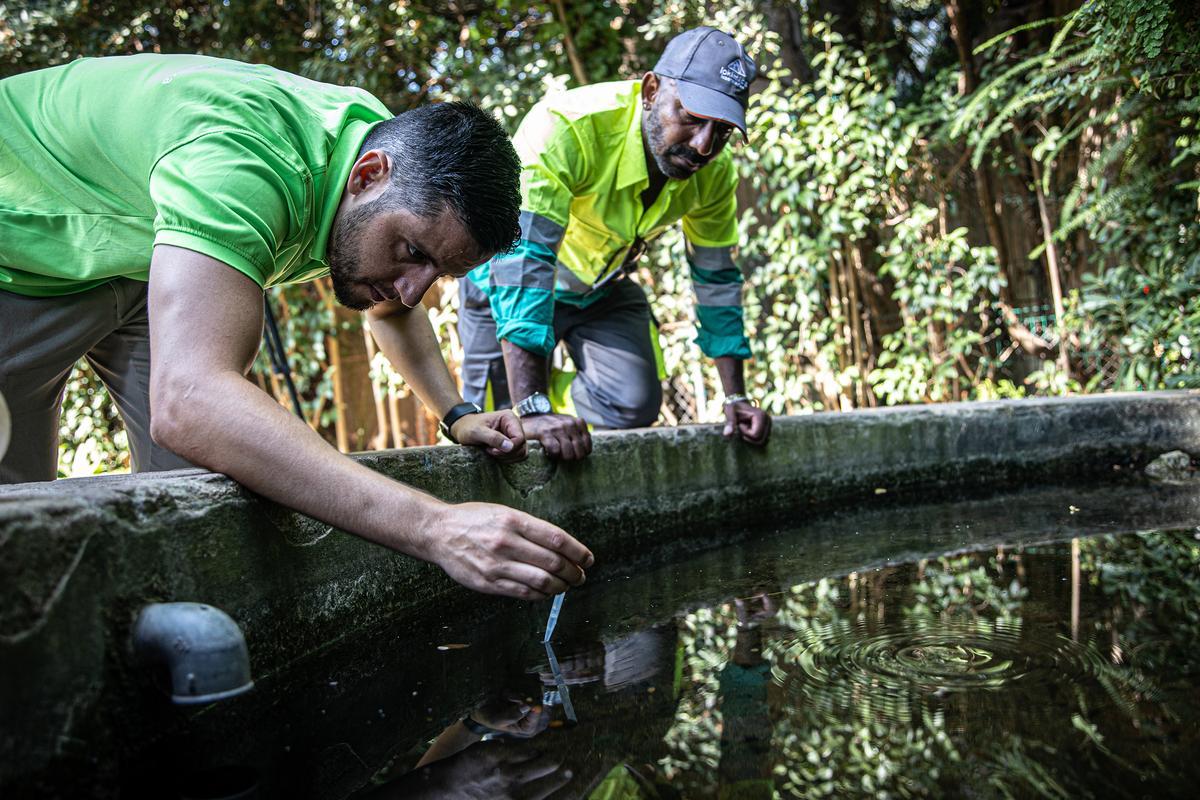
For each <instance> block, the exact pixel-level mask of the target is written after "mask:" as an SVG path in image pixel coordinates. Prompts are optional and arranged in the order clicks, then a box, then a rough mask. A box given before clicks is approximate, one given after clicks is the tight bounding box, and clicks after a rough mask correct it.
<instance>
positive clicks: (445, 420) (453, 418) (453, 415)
mask: <svg viewBox="0 0 1200 800" xmlns="http://www.w3.org/2000/svg"><path fill="white" fill-rule="evenodd" d="M482 413H483V409H482V408H480V407H479V406H477V405H475V404H474V403H469V402H468V403H459V404H458V405H456V406H455V407H454V408H452V409H450V410H449V411H447V412H446V416H444V417H442V421H441V422H439V423H438V427H439V428H441V429H442V433H443V434H445V436H446V438H447V439H449V440H450V441H452V442H454V443H455V444H458V439H455V438H454V434H453V433H451V432H450V428H451V426H453V425H454V423H456V422H458V421H459V420H460V419H462V418H463V417H465V416H466V415H467V414H482Z"/></svg>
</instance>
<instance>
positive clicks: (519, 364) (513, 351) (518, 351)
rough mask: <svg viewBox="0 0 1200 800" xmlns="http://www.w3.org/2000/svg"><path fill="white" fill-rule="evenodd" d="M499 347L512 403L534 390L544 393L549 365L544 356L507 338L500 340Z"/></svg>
mask: <svg viewBox="0 0 1200 800" xmlns="http://www.w3.org/2000/svg"><path fill="white" fill-rule="evenodd" d="M500 349H501V350H502V351H503V352H504V369H505V371H506V372H507V373H508V394H509V397H511V398H512V401H513V404H514V405H516V404H517V403H519V402H521V401H522V400H524V399H525V398H526V397H529V395H531V394H534V393H535V392H541V393H542V394H545V393H546V388H547V386H548V385H549V379H550V378H549V376H550V365H549V362H548V361H547V359H546V357H545V356H540V355H538V354H537V353H531V352H529V351H528V350H525V349H523V348H521V347H518V346H517V345H515V344H513V343H512V342H509V341H507V340H505V341H502V342H500Z"/></svg>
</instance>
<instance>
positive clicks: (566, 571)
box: [423, 503, 595, 600]
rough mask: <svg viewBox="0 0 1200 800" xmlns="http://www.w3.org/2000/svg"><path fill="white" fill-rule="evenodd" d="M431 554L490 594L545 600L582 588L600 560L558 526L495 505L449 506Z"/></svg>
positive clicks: (431, 540)
mask: <svg viewBox="0 0 1200 800" xmlns="http://www.w3.org/2000/svg"><path fill="white" fill-rule="evenodd" d="M427 541H428V554H427V555H425V556H423V557H425V558H427V560H429V561H432V562H434V563H435V564H437V565H438V566H439V567H441V568H442V569H443V570H445V571H446V574H447V575H449V576H450V577H451V578H453V579H454V580H456V581H458V582H459V583H461V584H462V585H463V586H466V587H467V588H468V589H474V590H475V591H477V592H484V593H485V594H499V595H506V596H508V597H519V598H521V599H523V600H542V599H545V598H547V597H550V596H552V595H556V594H559V593H560V592H565V591H566V590H567V589H568V588H570V587H572V586H579V585H580V584H582V583H583V582H584V580H585V579H586V577H587V576H586V575H585V574H584V570H585V569H586V568H588V567H590V566H591V565H592V564H593V563H594V561H595V558H594V557H593V556H592V552H591V551H590V550H588V549H587V548H586V547H584V546H583V545H582V544H580V542H579V541H578V540H577V539H575V538H574V537H573V536H571V535H570V534H568V533H567V532H566V531H564V530H563V529H562V528H560V527H558V526H557V525H552V524H550V523H549V522H545V521H544V520H540V519H538V518H537V517H533V516H530V515H529V514H526V513H524V512H522V511H517V510H516V509H512V508H507V507H505V506H500V505H493V504H491V503H460V504H458V505H450V506H446V507H445V509H444V510H443V511H442V512H441V513H440V514H439V515H438V518H437V519H436V520H434V521H433V522H432V524H431V529H430V535H429V536H428V538H427Z"/></svg>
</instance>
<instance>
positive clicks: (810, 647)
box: [773, 621, 1102, 717]
mask: <svg viewBox="0 0 1200 800" xmlns="http://www.w3.org/2000/svg"><path fill="white" fill-rule="evenodd" d="M776 652H777V654H778V656H777V658H776V659H775V668H774V670H773V674H774V678H775V681H776V683H778V684H779V685H781V686H783V687H785V688H786V689H787V690H789V691H791V692H799V693H800V694H802V695H803V696H804V697H805V698H806V699H807V700H808V701H809V702H814V701H815V702H816V703H817V704H818V705H820V706H828V705H829V704H830V703H831V702H833V703H834V704H835V705H839V706H840V705H844V704H845V702H847V701H849V702H855V703H861V702H864V701H866V700H867V699H868V698H869V697H871V696H874V697H875V698H876V699H877V700H878V701H880V702H881V703H882V705H883V706H885V707H888V706H891V707H896V706H897V705H904V704H905V701H906V700H909V699H913V697H914V695H916V696H920V695H925V696H941V695H944V694H947V693H951V692H961V691H971V690H995V689H1001V688H1003V687H1006V686H1009V685H1010V684H1012V683H1014V682H1017V681H1021V682H1030V681H1038V682H1041V681H1045V682H1051V681H1061V680H1062V677H1063V676H1064V675H1068V676H1072V677H1073V678H1075V679H1079V678H1082V677H1083V676H1085V675H1094V674H1096V671H1097V669H1098V667H1099V666H1100V663H1101V661H1102V658H1101V656H1100V655H1099V654H1098V653H1097V652H1096V651H1095V650H1094V649H1092V648H1090V647H1088V646H1086V645H1080V644H1078V643H1076V642H1073V641H1071V640H1070V639H1069V638H1066V637H1064V636H1061V635H1058V634H1055V633H1052V632H1048V631H1038V630H1022V628H1021V626H1020V625H1019V624H1012V623H1005V622H1004V621H996V622H974V623H965V624H963V623H960V624H955V623H946V622H938V623H937V624H936V625H930V626H928V627H925V626H921V625H909V626H908V627H907V628H906V629H902V630H888V631H882V632H876V633H870V632H869V631H868V630H867V629H866V626H865V625H862V624H855V625H851V624H849V623H846V622H840V623H832V624H830V623H819V622H812V623H810V624H809V625H808V626H807V627H805V628H804V629H803V630H798V631H796V632H795V636H794V638H792V639H790V640H787V641H783V642H780V644H779V649H778V650H777V651H776ZM901 716H903V717H907V716H908V714H907V713H905V714H901Z"/></svg>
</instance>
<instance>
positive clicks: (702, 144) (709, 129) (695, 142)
mask: <svg viewBox="0 0 1200 800" xmlns="http://www.w3.org/2000/svg"><path fill="white" fill-rule="evenodd" d="M716 139H717V124H716V123H715V122H713V121H712V120H711V119H710V120H707V121H706V122H705V123H704V124H703V125H701V126H700V129H699V130H697V131H696V135H695V136H693V137H692V141H691V142H690V144H691V145H692V149H693V150H695V151H696V152H697V153H699V154H700V155H702V156H707V155H711V154H712V149H713V142H715V141H716Z"/></svg>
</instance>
